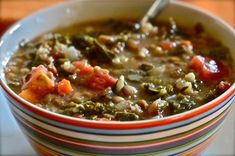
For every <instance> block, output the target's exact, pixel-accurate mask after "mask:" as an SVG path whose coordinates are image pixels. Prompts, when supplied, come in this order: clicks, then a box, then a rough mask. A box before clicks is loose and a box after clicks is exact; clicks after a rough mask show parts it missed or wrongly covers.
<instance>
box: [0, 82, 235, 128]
mask: <svg viewBox="0 0 235 156" xmlns="http://www.w3.org/2000/svg"><path fill="white" fill-rule="evenodd" d="M2 88H3V89H4V90H5V92H6V93H7V94H8V96H10V97H11V98H13V99H14V100H15V101H17V102H18V103H19V104H20V105H21V106H23V107H24V108H26V109H28V110H30V111H31V112H34V113H36V114H38V115H40V116H42V117H45V118H48V119H51V120H54V121H57V122H60V123H66V124H70V125H74V126H81V127H88V128H96V129H112V130H119V129H120V130H126V129H141V128H150V127H155V126H162V125H167V124H172V123H176V122H180V121H183V120H187V119H189V118H192V117H195V116H198V115H199V114H202V113H204V112H206V111H208V110H210V109H212V108H214V107H216V106H218V105H219V104H220V103H222V102H223V101H225V100H226V99H227V98H228V97H230V96H232V94H233V93H235V88H233V89H231V90H230V92H227V93H226V94H225V95H224V96H222V97H220V98H218V99H217V101H214V102H213V103H210V104H209V105H206V106H204V107H202V108H201V109H195V110H192V111H190V113H187V112H186V113H182V114H181V115H178V116H173V117H168V118H166V119H162V120H156V121H148V122H133V123H129V124H123V123H125V122H123V123H122V122H113V123H112V124H111V122H107V123H101V122H99V121H97V122H92V123H91V122H89V120H87V121H81V120H79V119H76V118H74V119H68V118H64V117H60V116H57V115H56V114H49V113H47V112H43V111H41V110H40V109H36V108H34V107H32V106H30V105H28V104H26V103H23V102H22V101H21V99H20V100H19V98H18V97H15V96H14V95H12V94H10V93H9V92H8V91H7V89H6V88H5V87H4V86H2Z"/></svg>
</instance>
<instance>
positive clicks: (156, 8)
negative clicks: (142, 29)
mask: <svg viewBox="0 0 235 156" xmlns="http://www.w3.org/2000/svg"><path fill="white" fill-rule="evenodd" d="M169 1H170V0H155V1H154V3H153V4H152V5H151V7H150V8H149V10H148V12H147V13H146V14H145V15H144V17H143V18H142V19H141V21H140V22H141V23H146V22H148V21H149V19H151V18H154V17H156V16H157V15H158V14H159V13H160V12H161V11H162V9H163V8H164V7H165V6H166V5H167V4H168V3H169Z"/></svg>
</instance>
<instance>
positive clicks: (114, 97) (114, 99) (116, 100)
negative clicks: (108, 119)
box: [112, 96, 124, 104]
mask: <svg viewBox="0 0 235 156" xmlns="http://www.w3.org/2000/svg"><path fill="white" fill-rule="evenodd" d="M123 100H124V98H123V97H121V96H113V97H112V102H113V103H115V104H117V103H119V102H121V101H123Z"/></svg>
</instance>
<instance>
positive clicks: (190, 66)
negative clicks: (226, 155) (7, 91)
mask: <svg viewBox="0 0 235 156" xmlns="http://www.w3.org/2000/svg"><path fill="white" fill-rule="evenodd" d="M233 74H234V69H233V61H232V59H231V56H230V53H229V50H228V48H226V47H225V46H223V45H222V44H221V43H220V42H219V41H216V40H215V39H213V38H212V37H210V36H209V35H208V34H206V32H205V31H204V29H203V26H202V25H201V24H196V25H195V26H194V27H193V28H190V27H185V26H178V25H177V24H176V22H175V21H174V20H173V19H170V20H169V22H161V21H157V20H154V21H152V22H151V23H145V24H140V23H138V22H136V21H135V20H131V19H128V20H127V19H123V20H104V21H94V22H88V23H82V24H78V25H74V26H71V27H68V28H64V29H61V30H57V31H54V32H52V33H48V34H45V35H43V36H40V37H39V38H37V39H35V40H33V41H30V42H26V43H25V42H22V43H20V47H19V49H18V51H17V52H16V53H15V54H14V55H13V56H12V58H11V59H10V60H9V62H8V64H7V67H6V68H5V75H6V79H7V83H8V85H9V86H10V87H11V88H12V90H13V91H15V92H16V93H17V94H18V95H19V96H20V97H22V98H23V99H25V100H27V101H28V102H31V103H33V104H35V105H37V106H38V107H41V108H44V109H46V110H49V111H52V112H55V113H59V114H64V115H68V116H72V117H75V118H84V119H90V120H102V121H134V120H144V119H151V118H157V119H159V118H163V117H165V116H170V115H174V114H178V113H182V112H185V111H189V110H191V109H194V108H196V107H199V106H201V105H203V104H205V103H207V102H209V101H211V100H213V99H214V98H216V97H217V96H219V95H221V94H222V93H223V92H225V91H226V90H227V89H228V88H229V87H230V85H231V84H232V83H233V82H234V75H233Z"/></svg>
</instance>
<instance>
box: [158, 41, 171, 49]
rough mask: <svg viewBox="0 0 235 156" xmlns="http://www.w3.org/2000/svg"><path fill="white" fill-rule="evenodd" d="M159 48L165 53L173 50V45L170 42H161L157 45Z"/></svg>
mask: <svg viewBox="0 0 235 156" xmlns="http://www.w3.org/2000/svg"><path fill="white" fill-rule="evenodd" d="M159 45H160V47H161V48H162V49H163V50H166V51H172V50H173V44H172V43H171V42H170V41H167V40H166V41H161V42H160V43H159Z"/></svg>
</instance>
